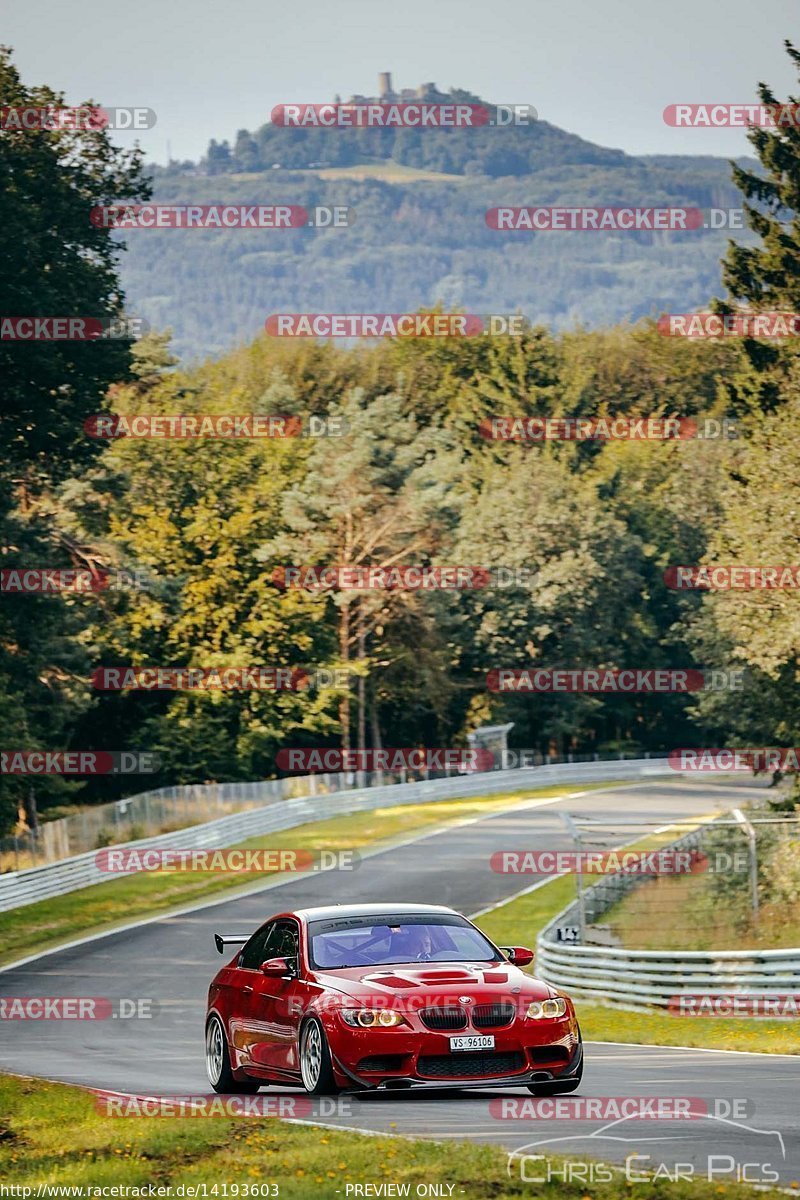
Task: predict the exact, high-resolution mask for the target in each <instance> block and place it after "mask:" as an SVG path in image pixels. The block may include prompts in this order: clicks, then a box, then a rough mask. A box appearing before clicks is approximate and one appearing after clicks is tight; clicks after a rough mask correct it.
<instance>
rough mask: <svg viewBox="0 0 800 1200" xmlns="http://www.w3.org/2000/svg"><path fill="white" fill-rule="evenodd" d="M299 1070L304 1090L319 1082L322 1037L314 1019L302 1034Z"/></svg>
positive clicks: (312, 1087)
mask: <svg viewBox="0 0 800 1200" xmlns="http://www.w3.org/2000/svg"><path fill="white" fill-rule="evenodd" d="M300 1071H301V1073H302V1076H303V1084H304V1085H305V1088H306V1091H309V1092H311V1091H313V1090H314V1088H315V1087H316V1086H317V1084H318V1083H319V1076H320V1072H321V1071H322V1037H321V1035H320V1032H319V1025H318V1024H317V1023H316V1021H312V1022H311V1024H310V1025H309V1026H308V1028H307V1030H306V1032H305V1034H304V1036H303V1051H302V1054H301V1055H300Z"/></svg>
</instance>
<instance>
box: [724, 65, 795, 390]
mask: <svg viewBox="0 0 800 1200" xmlns="http://www.w3.org/2000/svg"><path fill="white" fill-rule="evenodd" d="M785 46H786V52H787V54H788V55H789V57H790V58H791V60H792V62H793V63H794V65H795V66H796V67H798V68H799V69H800V51H798V50H796V49H795V47H794V46H793V45H792V43H791V42H790V41H786V42H785ZM758 94H759V97H760V99H761V102H762V104H764V105H767V106H768V107H770V108H772V109H773V111H774V112H775V113H776V114H777V115H778V119H779V121H780V110H781V109H782V108H783V107H784V105H785V104H786V103H787V102H786V101H779V100H777V99H776V97H775V95H774V93H773V92H772V89H771V88H770V87H768V85H767V84H765V83H760V84H759V85H758ZM788 104H789V105H790V106H791V107H792V109H793V111H796V106H797V104H798V100H797V99H796V98H795V97H789V101H788ZM748 140H749V141H750V144H751V145H752V146H753V148H754V150H755V152H756V155H757V156H758V160H759V162H760V164H761V168H762V169H761V170H751V169H749V168H748V167H745V166H741V165H739V164H736V163H733V164H732V167H733V179H734V182H735V183H736V186H737V187H738V188H739V190H740V191H741V192H742V194H743V195H744V197H745V204H744V212H745V217H746V220H747V225H748V227H749V228H750V229H752V230H753V231H754V232H755V233H756V234H758V236H759V238H760V239H761V244H760V245H757V246H743V245H739V244H737V243H736V242H734V241H730V242H729V243H728V252H727V255H726V257H725V258H724V259H723V264H722V278H723V282H724V283H725V285H726V287H727V288H728V291H729V292H730V294H731V297H732V299H733V301H734V302H735V303H734V304H733V305H731V304H730V303H729V302H726V301H721V302H719V303H718V304H717V307H718V308H719V310H720V311H723V312H733V311H735V309H736V306H737V305H744V306H748V307H750V308H752V309H753V310H755V311H756V312H771V311H780V312H785V311H788V312H793V313H796V312H798V311H800V128H799V127H798V126H797V125H796V124H795V123H794V117H792V120H791V121H790V122H788V123H780V124H779V125H778V128H776V129H769V128H764V127H759V126H754V127H753V128H752V129H751V130H750V132H749V133H748ZM744 351H745V354H746V357H747V361H748V363H749V365H750V367H751V368H752V369H753V370H752V371H751V372H749V373H744V374H743V376H742V377H741V378H740V379H739V381H738V388H739V390H740V392H742V393H743V394H748V393H749V394H751V395H753V396H754V403H757V404H758V405H759V406H760V407H767V408H771V407H773V406H774V405H775V404H776V403H778V402H779V387H780V378H781V376H782V374H783V372H784V371H785V369H786V363H787V360H788V359H790V358H792V357H794V356H795V354H796V351H795V350H794V348H793V347H791V346H789V347H780V348H779V347H777V346H775V345H774V344H770V343H765V342H758V341H756V340H754V339H750V338H748V339H745V341H744ZM753 372H755V375H754V374H753Z"/></svg>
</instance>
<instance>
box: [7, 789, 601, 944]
mask: <svg viewBox="0 0 800 1200" xmlns="http://www.w3.org/2000/svg"><path fill="white" fill-rule="evenodd" d="M609 786H610V785H609V784H608V783H603V784H594V785H592V784H588V785H586V786H585V787H583V788H581V790H582V791H588V790H590V789H592V788H594V789H597V788H601V787H609ZM563 794H564V788H563V786H562V787H560V788H558V787H550V788H540V789H538V790H537V789H532V790H529V791H523V792H512V793H508V794H506V795H503V796H498V795H488V796H471V797H470V798H469V799H463V800H441V801H437V802H435V803H431V804H404V805H397V806H395V807H392V808H380V809H374V810H372V811H370V812H362V813H352V814H344V815H343V816H341V817H332V818H330V819H329V820H326V821H315V822H312V823H309V824H307V825H297V826H295V827H294V828H293V829H286V830H283V831H281V832H279V833H272V834H264V835H262V836H260V837H255V838H250V839H249V840H248V841H246V842H242V843H241V844H240V845H241V847H243V848H246V849H256V848H266V849H270V850H283V849H302V850H330V849H348V850H365V849H367V848H369V849H374V848H376V847H378V846H380V845H382V844H386V845H389V844H391V843H392V842H393V841H396V840H399V839H401V838H403V837H404V836H409V837H410V836H413V835H414V834H418V833H424V832H426V831H432V830H433V829H435V828H437V827H444V826H447V825H450V824H454V823H457V822H459V821H465V820H470V819H471V818H473V817H482V816H491V815H492V813H495V812H501V811H502V810H503V809H507V808H510V807H512V806H513V804H514V803H515V802H517V801H520V802H521V801H525V800H536V799H540V800H545V799H548V798H551V797H553V796H559V795H563ZM266 875H267V873H264V874H263V875H259V876H258V881H257V879H256V876H254V875H248V876H243V875H242V874H240V873H236V872H227V873H222V872H219V873H216V872H215V873H213V874H212V873H200V872H174V873H173V872H163V871H156V872H147V873H142V874H138V875H129V876H125V877H123V878H120V879H111V880H109V882H108V883H98V884H94V885H93V886H92V887H88V888H81V889H80V890H79V891H75V892H68V893H67V895H65V896H56V897H53V898H52V899H50V900H40V901H39V902H38V903H36V904H28V905H26V906H25V907H24V908H18V909H13V910H11V911H10V912H5V913H0V947H2V949H0V965H5V964H6V963H10V962H14V961H15V959H18V958H22V957H24V956H25V955H27V954H31V953H33V952H34V951H36V950H47V949H50V948H52V947H55V946H58V945H60V944H61V943H63V942H65V941H69V940H70V939H71V938H76V937H83V936H86V935H87V934H90V933H96V932H98V931H100V930H101V929H111V928H113V927H114V926H115V925H123V924H126V923H127V922H129V921H131V920H133V919H135V918H136V917H150V916H157V915H160V914H167V913H168V912H170V911H171V910H172V909H175V908H179V907H182V906H184V905H189V904H193V903H195V902H197V901H202V900H204V899H206V898H213V897H214V896H215V895H218V894H220V895H222V894H228V893H230V894H231V895H235V894H236V891H237V890H238V891H240V892H244V891H247V890H253V889H254V888H257V887H258V886H259V884H260V883H263V880H264V878H265V877H266ZM269 877H270V878H279V874H278V873H277V872H271V873H269Z"/></svg>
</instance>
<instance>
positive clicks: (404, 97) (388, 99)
mask: <svg viewBox="0 0 800 1200" xmlns="http://www.w3.org/2000/svg"><path fill="white" fill-rule="evenodd" d="M377 99H378V100H380V101H381V103H383V104H393V103H395V102H396V101H398V100H400V101H408V100H436V99H445V100H446V99H447V97H446V96H442V94H441V93H440V92H439V89H438V88H437V86H436V84H435V83H422V84H420V86H419V87H415V88H403V89H402V90H401V91H399V92H396V91H395V90H394V88H393V87H392V72H391V71H381V72H380V74H379V75H378V95H377ZM370 100H371V97H369V96H361V95H355V96H351V97H350V98H349V100H348V101H347V103H348V104H369V103H370ZM339 102H340V101H339V97H338V96H337V98H336V103H337V104H338V103H339Z"/></svg>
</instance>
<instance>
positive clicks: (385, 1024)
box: [342, 1008, 406, 1029]
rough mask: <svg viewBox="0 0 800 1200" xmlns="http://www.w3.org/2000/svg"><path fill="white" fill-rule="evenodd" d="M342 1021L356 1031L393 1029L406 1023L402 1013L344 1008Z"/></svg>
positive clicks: (380, 1009)
mask: <svg viewBox="0 0 800 1200" xmlns="http://www.w3.org/2000/svg"><path fill="white" fill-rule="evenodd" d="M342 1020H343V1021H344V1022H345V1024H347V1025H352V1026H353V1027H354V1028H356V1029H393V1028H394V1026H395V1025H405V1023H406V1022H405V1020H404V1018H403V1017H401V1015H400V1013H396V1012H392V1011H391V1010H390V1009H388V1008H343V1009H342Z"/></svg>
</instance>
